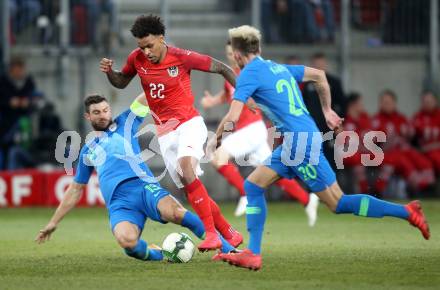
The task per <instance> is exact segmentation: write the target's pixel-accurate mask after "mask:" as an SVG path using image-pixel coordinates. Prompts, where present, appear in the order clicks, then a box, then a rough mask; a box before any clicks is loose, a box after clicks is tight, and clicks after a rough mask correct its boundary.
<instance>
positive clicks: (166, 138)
mask: <svg viewBox="0 0 440 290" xmlns="http://www.w3.org/2000/svg"><path fill="white" fill-rule="evenodd" d="M207 137H208V129H207V128H206V125H205V122H204V121H203V118H202V117H201V116H196V117H194V118H192V119H190V120H188V121H186V122H185V123H183V124H182V125H180V126H179V127H177V128H176V129H175V130H174V131H171V132H169V133H167V134H166V135H163V136H161V137H159V138H158V141H159V146H160V152H161V153H162V157H163V160H164V162H165V166H166V168H167V170H168V172H169V173H170V176H171V178H172V179H173V181H174V183H175V184H176V186H177V187H178V188H183V184H182V182H181V181H180V177H179V176H181V169H180V167H179V166H178V165H179V163H178V160H179V159H180V158H182V157H185V156H191V157H194V158H196V159H197V160H199V161H200V159H202V157H203V156H204V155H205V151H204V150H203V145H204V144H205V142H206V138H207ZM196 171H197V172H196V174H197V175H198V176H200V175H202V174H203V171H202V169H201V168H200V164H198V165H197V169H196ZM179 172H180V174H179Z"/></svg>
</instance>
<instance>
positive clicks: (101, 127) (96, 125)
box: [91, 120, 113, 131]
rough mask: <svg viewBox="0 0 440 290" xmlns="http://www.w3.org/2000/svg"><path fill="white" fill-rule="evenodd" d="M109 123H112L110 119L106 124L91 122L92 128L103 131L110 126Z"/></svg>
mask: <svg viewBox="0 0 440 290" xmlns="http://www.w3.org/2000/svg"><path fill="white" fill-rule="evenodd" d="M111 124H113V121H112V120H110V121H109V122H108V123H107V125H106V126H100V125H99V123H98V122H96V123H91V125H92V127H93V130H95V131H105V130H107V129H108V128H109V127H110V125H111Z"/></svg>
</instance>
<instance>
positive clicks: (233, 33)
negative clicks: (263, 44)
mask: <svg viewBox="0 0 440 290" xmlns="http://www.w3.org/2000/svg"><path fill="white" fill-rule="evenodd" d="M228 32H229V39H230V40H231V45H232V48H233V49H237V50H239V51H241V52H243V53H244V54H249V53H254V54H255V53H260V41H261V33H260V31H259V30H258V29H256V28H255V27H252V26H249V25H242V26H239V27H234V28H231V29H229V31H228Z"/></svg>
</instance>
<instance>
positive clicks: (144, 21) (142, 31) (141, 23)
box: [130, 14, 165, 38]
mask: <svg viewBox="0 0 440 290" xmlns="http://www.w3.org/2000/svg"><path fill="white" fill-rule="evenodd" d="M130 31H131V34H132V35H133V36H134V37H136V38H144V37H146V36H148V35H150V34H152V35H165V25H163V22H162V19H161V18H160V17H159V16H156V15H153V14H150V15H148V16H146V15H141V16H139V17H138V18H136V20H135V21H134V23H133V26H132V27H131V29H130Z"/></svg>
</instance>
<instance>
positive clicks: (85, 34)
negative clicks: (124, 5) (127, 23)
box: [71, 0, 119, 51]
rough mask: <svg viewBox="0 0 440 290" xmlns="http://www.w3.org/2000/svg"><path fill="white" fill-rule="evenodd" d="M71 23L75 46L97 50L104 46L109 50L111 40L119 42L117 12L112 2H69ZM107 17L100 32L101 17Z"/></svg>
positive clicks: (101, 0)
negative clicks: (91, 47) (86, 45)
mask: <svg viewBox="0 0 440 290" xmlns="http://www.w3.org/2000/svg"><path fill="white" fill-rule="evenodd" d="M71 6H72V19H73V23H77V27H75V26H73V35H72V36H73V42H74V43H75V44H92V45H93V46H95V47H97V48H99V47H100V46H101V45H102V44H104V46H105V49H106V50H107V51H108V50H110V45H111V42H112V39H113V38H117V39H118V40H119V28H118V21H117V11H116V6H115V3H114V1H113V0H71ZM104 14H106V15H107V20H108V21H107V23H106V24H105V26H104V27H103V28H104V29H102V31H100V30H99V29H98V28H99V23H100V20H101V17H102V16H103V15H104Z"/></svg>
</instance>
